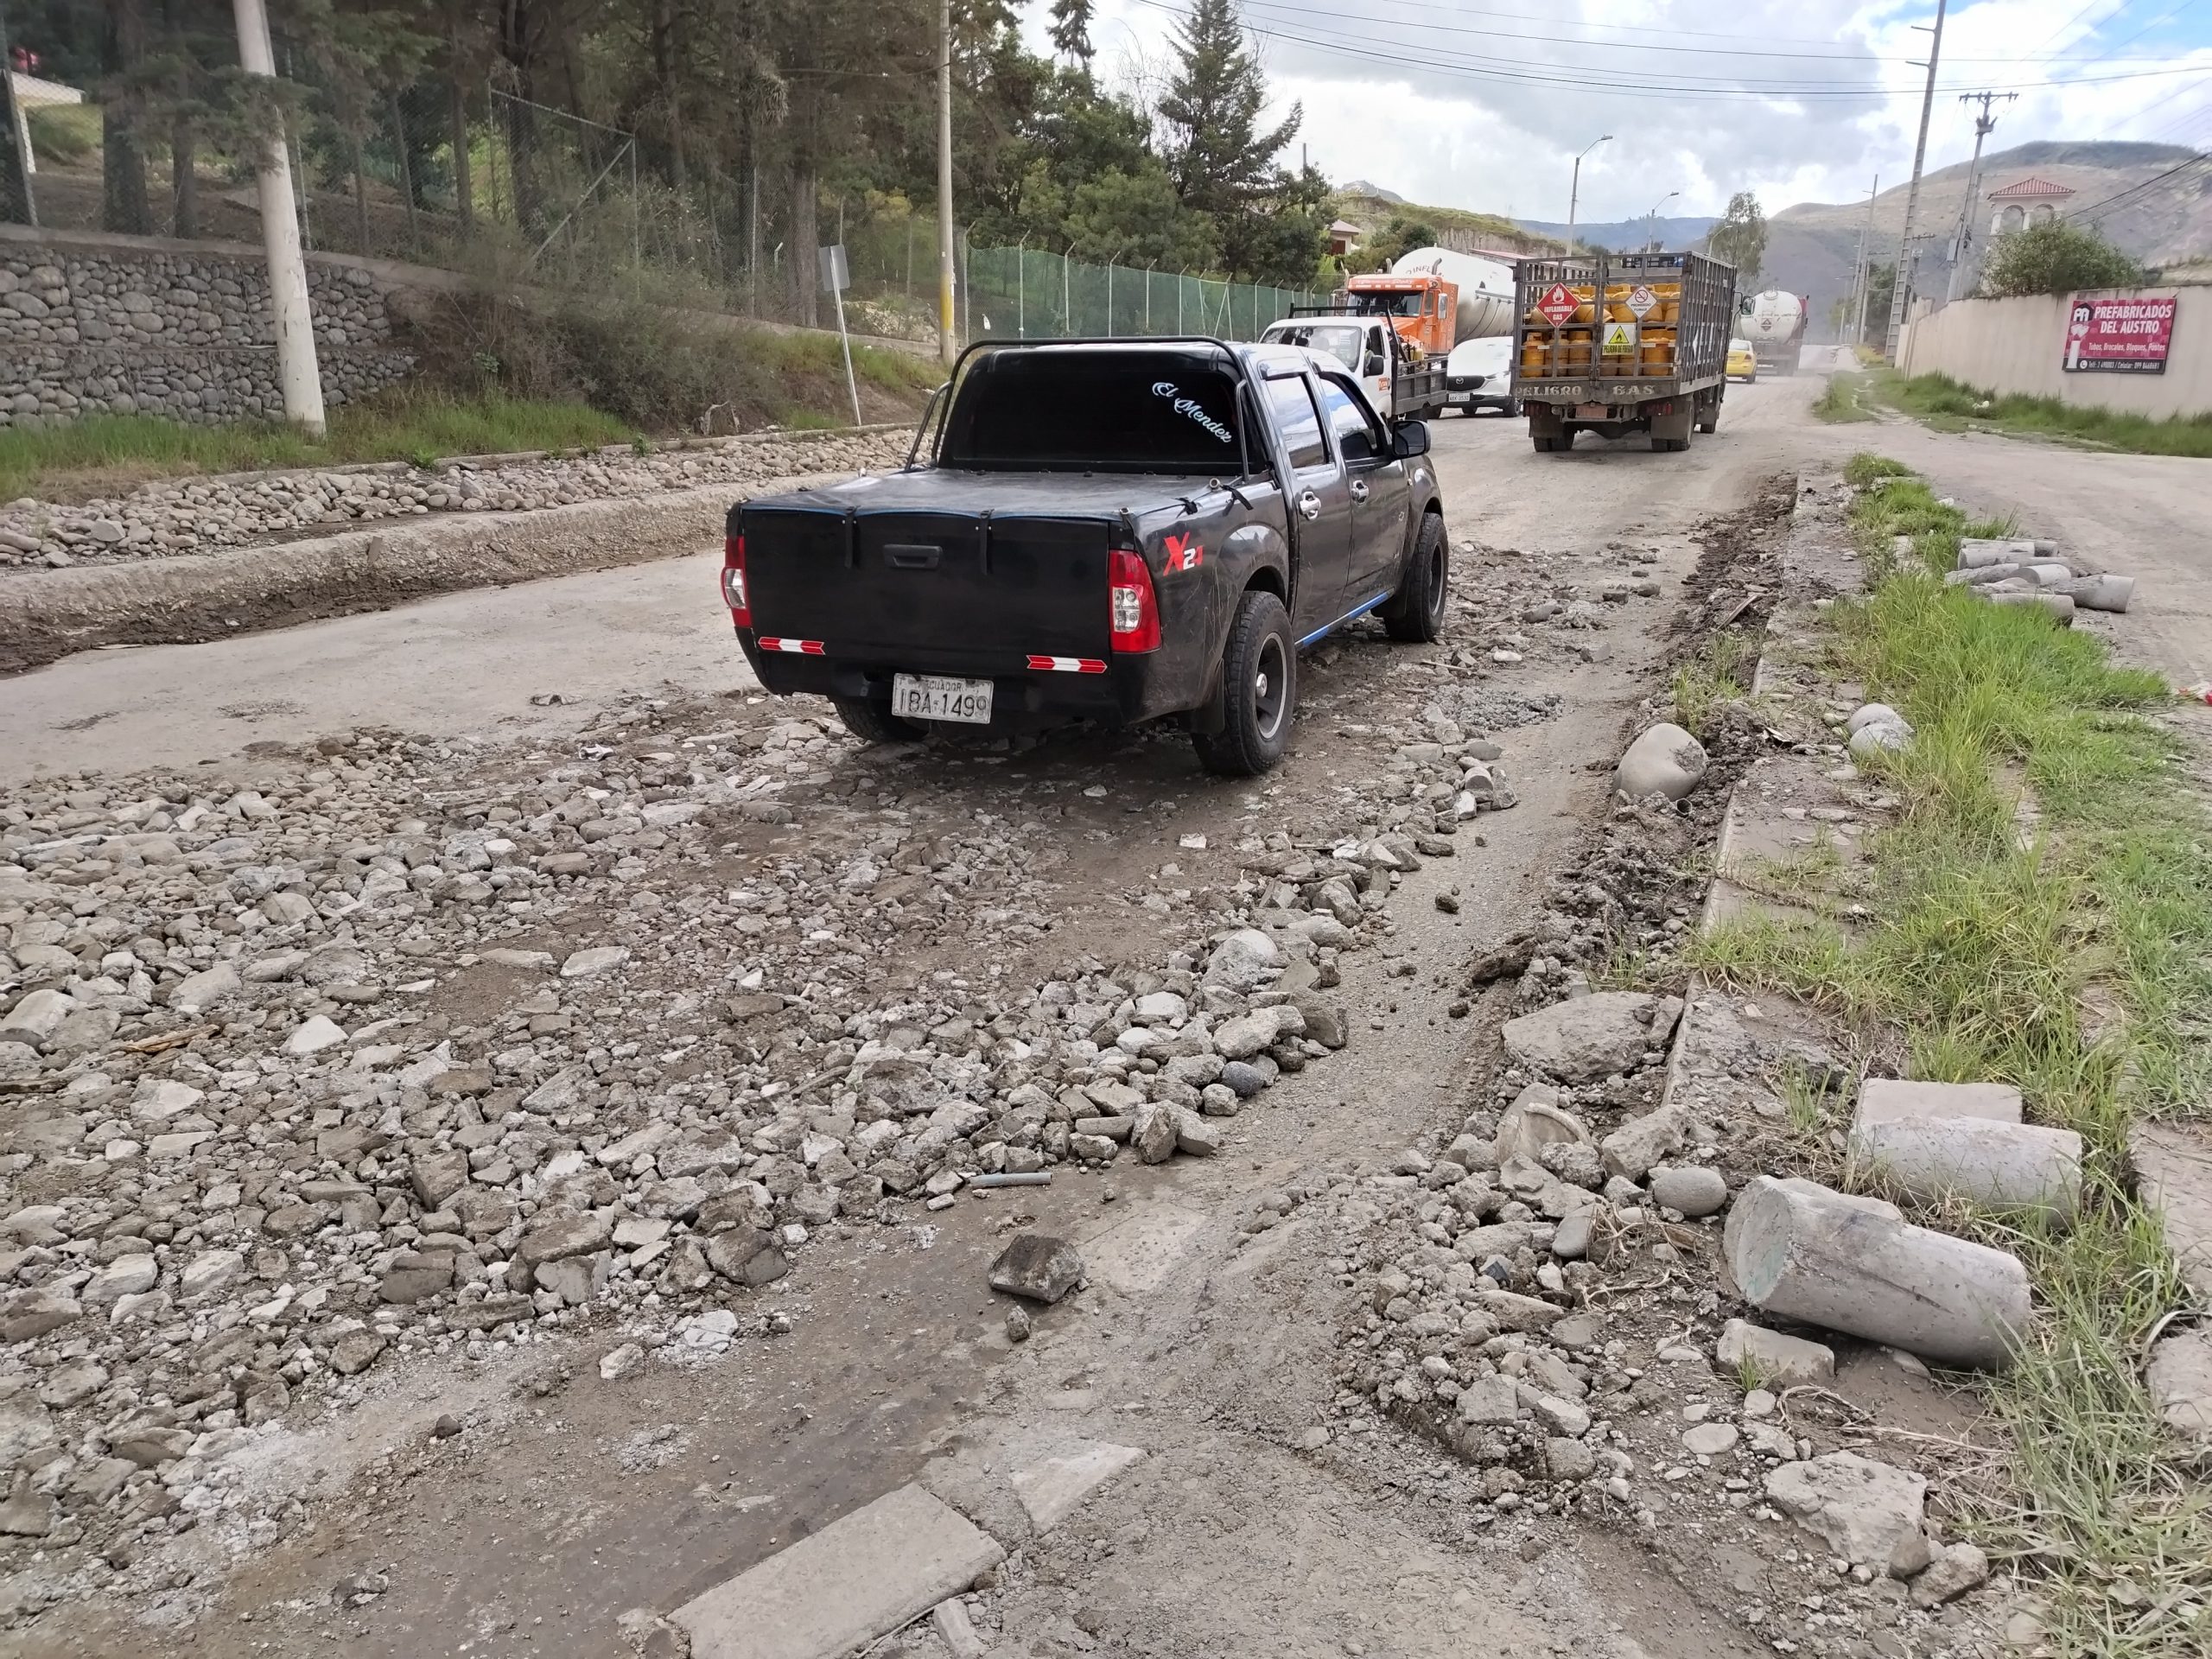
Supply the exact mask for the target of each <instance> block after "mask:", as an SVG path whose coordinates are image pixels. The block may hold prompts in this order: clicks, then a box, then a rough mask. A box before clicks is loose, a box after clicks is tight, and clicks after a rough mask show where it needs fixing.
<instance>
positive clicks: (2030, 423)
mask: <svg viewBox="0 0 2212 1659" xmlns="http://www.w3.org/2000/svg"><path fill="white" fill-rule="evenodd" d="M1837 378H1839V379H1841V378H1857V379H1858V380H1859V385H1857V386H1856V387H1855V388H1854V389H1853V394H1852V395H1853V397H1854V398H1855V399H1856V400H1857V402H1858V403H1859V404H1861V405H1862V406H1863V405H1864V404H1866V403H1868V402H1872V403H1878V404H1882V405H1884V406H1885V407H1887V408H1890V409H1893V410H1897V411H1898V412H1899V413H1900V414H1904V415H1910V416H1914V417H1915V418H1916V419H1918V420H1922V421H1925V422H1926V423H1928V424H1929V426H1931V427H1933V428H1935V429H1936V430H1937V431H1939V432H1963V431H1966V430H1967V429H1976V430H1985V429H1986V430H1989V431H1994V432H1999V433H2002V434H2004V435H2006V436H2008V437H2023V438H2041V439H2044V440H2047V441H2049V442H2055V443H2066V444H2073V445H2077V446H2079V447H2082V448H2094V449H2113V450H2121V451H2125V452H2126V453H2128V454H2139V455H2186V456H2194V457H2197V458H2200V459H2201V458H2203V457H2207V456H2212V411H2208V412H2206V413H2203V414H2198V415H2186V416H2172V417H2171V418H2168V419H2165V420H2153V419H2152V418H2151V417H2150V416H2147V415H2129V414H2124V413H2121V412H2120V411H2117V410H2109V409H2084V408H2079V407H2076V406H2075V405H2074V404H2063V403H2061V402H2059V400H2058V399H2057V398H2056V397H2023V396H2020V395H2018V394H2016V393H2007V394H2005V395H2004V396H2001V397H2000V396H1999V395H1998V394H1997V393H1995V392H1991V391H1979V390H1977V389H1976V388H1974V387H1973V386H1969V385H1961V383H1960V382H1958V381H1956V380H1954V379H1952V378H1950V377H1949V376H1948V375H1943V374H1917V375H1915V376H1913V377H1912V378H1910V379H1907V378H1905V377H1904V376H1903V375H1901V374H1898V373H1897V372H1896V371H1895V370H1893V369H1878V370H1875V371H1873V372H1872V373H1870V374H1867V375H1865V376H1859V377H1843V376H1839V377H1837ZM1830 389H1831V391H1833V390H1834V381H1831V382H1830ZM1826 401H1827V400H1826V399H1823V400H1822V403H1823V404H1825V403H1826ZM1815 409H1816V410H1820V409H1821V405H1820V404H1816V405H1815ZM1821 412H1822V414H1823V418H1827V419H1849V418H1851V417H1850V416H1834V415H1828V414H1827V413H1826V411H1825V410H1822V411H1821Z"/></svg>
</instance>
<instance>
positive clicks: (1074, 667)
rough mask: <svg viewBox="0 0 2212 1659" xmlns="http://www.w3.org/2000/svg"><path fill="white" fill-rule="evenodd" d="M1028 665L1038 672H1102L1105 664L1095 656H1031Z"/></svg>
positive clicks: (1104, 669)
mask: <svg viewBox="0 0 2212 1659" xmlns="http://www.w3.org/2000/svg"><path fill="white" fill-rule="evenodd" d="M1029 666H1030V669H1031V671H1033V672H1035V673H1039V674H1103V673H1104V672H1105V671H1106V664H1104V663H1103V662H1102V661H1100V660H1099V659H1098V658H1096V657H1032V658H1030V659H1029Z"/></svg>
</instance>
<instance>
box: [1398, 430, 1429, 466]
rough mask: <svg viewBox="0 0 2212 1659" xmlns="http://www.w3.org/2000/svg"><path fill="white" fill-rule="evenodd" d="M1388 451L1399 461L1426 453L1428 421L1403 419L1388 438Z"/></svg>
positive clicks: (1408, 459) (1409, 459)
mask: <svg viewBox="0 0 2212 1659" xmlns="http://www.w3.org/2000/svg"><path fill="white" fill-rule="evenodd" d="M1390 453H1391V454H1394V455H1395V456H1396V457H1397V458H1398V459H1399V460H1400V461H1411V460H1412V459H1413V458H1414V456H1415V455H1425V454H1427V453H1428V423H1427V421H1403V422H1401V423H1399V426H1398V429H1397V432H1396V433H1395V435H1393V436H1392V438H1391V440H1390Z"/></svg>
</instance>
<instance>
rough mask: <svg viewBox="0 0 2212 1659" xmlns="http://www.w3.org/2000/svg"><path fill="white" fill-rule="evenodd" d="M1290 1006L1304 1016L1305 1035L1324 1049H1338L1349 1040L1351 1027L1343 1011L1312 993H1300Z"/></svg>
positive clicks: (1292, 999) (1293, 998) (1295, 996)
mask: <svg viewBox="0 0 2212 1659" xmlns="http://www.w3.org/2000/svg"><path fill="white" fill-rule="evenodd" d="M1290 1001H1291V1006H1292V1007H1294V1008H1296V1009H1297V1010H1298V1011H1299V1013H1300V1014H1303V1015H1305V1016H1306V1027H1305V1034H1306V1036H1307V1037H1309V1038H1311V1039H1313V1041H1315V1042H1317V1043H1319V1044H1320V1045H1321V1046H1322V1047H1324V1048H1326V1049H1332V1050H1334V1049H1339V1048H1342V1047H1343V1046H1344V1044H1345V1043H1346V1042H1347V1041H1349V1040H1350V1039H1351V1026H1350V1024H1349V1023H1348V1022H1347V1021H1346V1020H1345V1019H1344V1010H1343V1009H1341V1008H1339V1007H1337V1006H1336V1004H1334V1003H1333V1002H1329V1001H1324V1000H1323V999H1322V998H1321V997H1320V996H1319V995H1316V994H1315V993H1313V992H1312V991H1300V992H1299V993H1298V994H1297V995H1294V996H1293V997H1292V998H1291V999H1290Z"/></svg>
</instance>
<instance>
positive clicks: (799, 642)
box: [753, 634, 822, 657]
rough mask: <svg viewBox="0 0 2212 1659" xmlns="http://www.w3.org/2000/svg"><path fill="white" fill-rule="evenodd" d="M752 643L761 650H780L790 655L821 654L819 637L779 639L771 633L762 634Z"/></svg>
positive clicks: (815, 655)
mask: <svg viewBox="0 0 2212 1659" xmlns="http://www.w3.org/2000/svg"><path fill="white" fill-rule="evenodd" d="M753 644H755V645H758V646H760V649H761V650H763V651H780V652H788V653H789V654H791V655H792V656H807V657H819V656H821V655H822V642H821V641H820V640H819V639H776V638H775V637H773V636H772V635H770V634H763V635H761V636H760V639H756V640H754V641H753Z"/></svg>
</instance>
